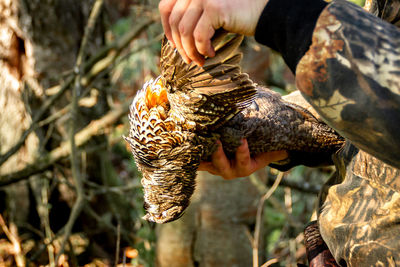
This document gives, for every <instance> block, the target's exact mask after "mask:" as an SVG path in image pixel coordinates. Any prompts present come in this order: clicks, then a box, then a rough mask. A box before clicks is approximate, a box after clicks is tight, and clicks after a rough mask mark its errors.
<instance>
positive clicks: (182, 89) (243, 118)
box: [126, 33, 342, 223]
mask: <svg viewBox="0 0 400 267" xmlns="http://www.w3.org/2000/svg"><path fill="white" fill-rule="evenodd" d="M242 39H243V38H242V37H241V36H238V35H235V36H234V37H232V38H230V39H229V36H227V35H226V33H219V34H216V36H215V37H214V39H213V45H214V47H215V49H216V56H215V57H213V58H207V59H206V61H205V64H204V65H203V66H202V67H199V66H197V65H195V64H194V63H191V64H186V63H184V61H183V60H182V58H181V57H180V55H179V53H178V52H177V51H176V50H175V49H173V48H172V47H171V46H170V45H169V43H168V42H167V41H166V39H164V41H163V44H162V50H161V75H160V76H158V77H157V78H156V79H154V80H150V81H148V82H146V83H145V84H144V86H143V88H142V89H141V90H140V91H138V93H137V95H136V96H135V98H134V100H133V102H132V104H131V108H130V115H129V119H130V124H131V129H130V132H129V136H128V137H126V140H127V142H129V144H130V147H131V149H132V153H133V155H134V158H135V161H136V164H137V166H138V168H139V170H140V171H141V172H142V174H143V178H142V185H143V187H144V201H145V203H144V207H145V209H146V211H147V215H146V216H145V217H144V218H145V219H147V220H150V221H154V222H157V223H165V222H169V221H172V220H175V219H177V218H179V217H180V216H181V215H182V214H183V211H184V210H185V208H186V207H187V206H188V205H189V200H190V197H191V195H192V193H193V191H194V188H195V178H196V171H197V168H198V166H199V164H200V161H202V160H209V159H210V156H211V154H212V153H213V152H214V151H215V149H216V141H217V139H220V140H221V142H222V144H223V147H224V149H225V152H226V153H227V155H228V156H230V157H232V156H233V155H234V153H235V151H236V149H237V147H238V146H239V145H240V140H241V139H242V138H247V140H248V144H249V149H250V152H251V154H252V155H254V154H257V153H260V152H264V151H274V150H288V151H293V152H296V151H297V152H300V151H301V152H302V153H303V152H304V153H316V152H318V153H319V152H326V153H331V152H332V151H334V150H336V149H337V148H338V147H339V146H340V145H341V143H342V139H341V137H340V136H338V135H337V133H335V132H334V131H333V130H332V129H331V128H330V127H328V126H327V125H325V124H323V123H321V122H319V121H318V120H317V119H316V118H315V117H314V116H313V115H312V114H311V113H310V112H308V111H307V110H305V109H304V108H302V107H300V106H298V105H296V104H292V103H289V102H286V101H284V100H283V99H282V98H281V97H280V95H279V94H277V93H274V92H272V91H271V90H268V89H266V88H263V87H259V86H257V85H256V84H255V83H253V82H252V81H251V80H250V79H249V77H248V75H247V74H245V73H242V72H241V69H240V67H239V63H240V60H241V54H240V53H239V52H238V51H237V48H238V46H239V45H240V43H241V41H242Z"/></svg>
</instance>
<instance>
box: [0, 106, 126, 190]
mask: <svg viewBox="0 0 400 267" xmlns="http://www.w3.org/2000/svg"><path fill="white" fill-rule="evenodd" d="M129 104H130V102H129V101H127V102H125V103H124V104H122V105H120V106H119V107H118V108H115V109H114V110H111V111H109V112H108V113H107V114H106V115H104V116H103V117H102V118H100V119H98V120H95V121H92V122H91V123H90V124H89V125H88V126H86V127H85V128H83V129H82V130H81V131H79V132H78V133H77V134H76V136H75V143H76V146H77V147H81V146H83V145H85V144H86V143H87V142H88V141H89V140H90V139H91V138H92V137H93V136H97V135H101V134H103V133H104V129H105V128H107V127H108V126H110V125H112V124H113V123H115V122H116V121H117V120H119V118H121V117H122V116H123V115H125V114H126V113H127V112H128V110H129ZM70 153H71V145H70V143H69V142H63V143H61V145H60V146H59V147H57V148H55V149H54V150H52V151H51V152H50V153H49V154H47V155H46V156H44V157H42V158H39V159H37V160H36V161H35V162H33V163H32V164H30V165H28V166H26V167H25V168H24V169H22V170H20V171H16V172H12V173H8V174H5V175H2V176H0V187H1V186H6V185H10V184H13V183H16V182H19V181H21V180H23V179H27V178H29V177H30V176H31V175H34V174H37V173H40V172H42V171H44V170H46V169H48V168H49V167H50V166H52V165H53V164H55V163H56V162H57V161H60V160H62V159H64V158H66V157H68V156H69V155H70Z"/></svg>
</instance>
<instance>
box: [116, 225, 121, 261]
mask: <svg viewBox="0 0 400 267" xmlns="http://www.w3.org/2000/svg"><path fill="white" fill-rule="evenodd" d="M120 246H121V222H120V219H119V218H118V225H117V243H116V244H115V247H116V248H115V261H114V266H117V265H118V261H119V251H120Z"/></svg>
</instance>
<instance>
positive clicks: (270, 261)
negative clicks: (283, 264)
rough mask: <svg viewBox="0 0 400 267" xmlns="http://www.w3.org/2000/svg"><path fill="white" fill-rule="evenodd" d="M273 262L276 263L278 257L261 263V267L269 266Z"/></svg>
mask: <svg viewBox="0 0 400 267" xmlns="http://www.w3.org/2000/svg"><path fill="white" fill-rule="evenodd" d="M274 263H278V259H277V258H273V259H270V260H269V261H267V262H266V263H264V264H263V265H261V267H269V266H271V265H272V264H274Z"/></svg>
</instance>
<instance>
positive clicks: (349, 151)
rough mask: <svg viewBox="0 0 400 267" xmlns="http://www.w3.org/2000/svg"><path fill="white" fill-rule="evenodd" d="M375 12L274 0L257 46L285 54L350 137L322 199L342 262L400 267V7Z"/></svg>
mask: <svg viewBox="0 0 400 267" xmlns="http://www.w3.org/2000/svg"><path fill="white" fill-rule="evenodd" d="M365 8H366V9H367V10H368V11H370V12H371V13H373V14H374V15H377V16H379V17H380V18H378V17H376V16H374V15H371V14H369V13H367V12H365V11H364V10H362V9H361V8H359V7H358V6H356V5H354V4H351V3H349V2H346V1H333V2H331V3H329V4H328V3H325V2H323V1H318V0H303V1H301V5H300V4H299V1H298V0H270V1H269V2H268V4H267V6H266V7H265V9H264V11H263V13H262V15H261V17H260V20H259V23H258V26H257V29H256V40H257V41H259V42H260V43H262V44H265V45H268V46H270V47H271V48H273V49H275V50H277V51H279V52H281V53H282V56H283V58H284V59H285V61H286V63H287V64H288V66H289V67H290V68H291V69H292V71H294V72H295V73H296V85H297V88H298V89H299V90H300V91H301V92H302V94H303V96H304V98H305V99H306V100H307V101H308V102H309V103H310V104H311V105H312V106H313V108H314V109H315V110H316V111H317V112H318V114H319V115H320V116H321V117H322V118H323V120H324V121H325V122H326V123H327V124H328V125H329V126H331V127H332V128H334V129H335V130H336V131H338V132H339V133H340V134H341V135H342V136H343V137H345V138H346V140H347V141H346V143H345V145H344V146H343V147H342V148H341V149H340V150H339V151H337V152H336V153H335V155H333V156H332V159H333V161H334V163H335V165H336V173H335V175H334V176H333V177H332V178H331V179H330V180H329V181H328V183H327V184H326V187H325V188H324V190H323V192H321V195H320V202H319V215H318V222H319V228H320V232H321V235H322V237H323V239H324V241H325V242H326V243H327V245H328V247H329V249H330V251H331V252H332V254H333V256H334V257H335V259H336V261H337V262H338V263H339V264H340V265H341V266H400V169H399V168H400V30H399V29H398V28H397V27H396V26H399V25H400V11H399V10H400V2H399V1H398V0H393V1H391V0H387V1H380V0H379V1H368V0H367V4H366V7H365ZM381 18H383V19H384V20H386V21H389V22H390V23H392V24H390V23H387V22H386V21H384V20H382V19H381ZM393 24H394V25H393Z"/></svg>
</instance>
